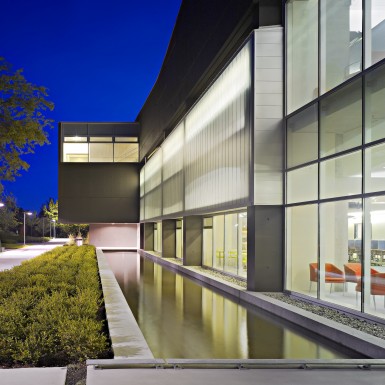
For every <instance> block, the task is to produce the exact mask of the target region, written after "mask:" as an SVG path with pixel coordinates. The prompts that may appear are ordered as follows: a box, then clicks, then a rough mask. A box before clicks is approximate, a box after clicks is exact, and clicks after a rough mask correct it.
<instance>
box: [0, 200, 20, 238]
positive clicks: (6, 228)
mask: <svg viewBox="0 0 385 385" xmlns="http://www.w3.org/2000/svg"><path fill="white" fill-rule="evenodd" d="M0 200H1V201H2V202H3V203H4V206H3V207H1V208H0V234H7V233H14V232H16V231H17V228H18V225H19V224H20V222H19V221H18V219H17V216H18V214H19V208H18V207H17V205H16V199H15V197H13V196H12V195H8V196H4V195H3V196H0Z"/></svg>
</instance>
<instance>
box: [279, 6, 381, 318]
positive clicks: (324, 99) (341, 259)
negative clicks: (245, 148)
mask: <svg viewBox="0 0 385 385" xmlns="http://www.w3.org/2000/svg"><path fill="white" fill-rule="evenodd" d="M314 3H318V8H317V9H318V11H319V12H320V15H318V16H317V18H316V20H317V22H319V25H318V27H319V28H318V31H319V33H320V36H319V42H320V45H319V47H318V50H317V54H318V58H319V59H318V60H317V63H320V68H319V74H320V77H319V79H318V82H319V84H320V86H321V87H320V89H321V92H320V93H319V94H318V95H316V96H314V97H310V96H309V94H306V92H305V93H301V95H300V96H301V97H302V100H301V101H300V102H298V104H297V105H296V106H295V107H294V104H295V103H294V102H293V101H294V99H293V98H294V96H293V95H294V94H295V92H297V91H301V87H309V88H310V87H312V86H313V85H314V84H313V85H312V84H311V83H309V84H306V82H305V85H299V87H298V88H297V87H294V85H293V84H292V85H291V83H290V76H292V74H291V73H290V71H294V72H295V71H297V70H298V71H299V73H300V72H301V71H303V69H302V67H297V68H296V69H294V68H292V67H291V66H290V65H291V64H290V60H291V59H290V58H291V57H290V55H292V53H291V52H290V47H289V46H290V36H292V34H293V33H298V31H296V29H297V28H300V25H298V26H296V25H293V23H291V24H290V23H289V24H288V25H287V29H288V35H287V36H288V39H289V41H288V52H287V55H288V63H287V71H289V72H288V83H287V84H288V89H287V95H286V96H287V107H288V111H293V110H294V109H295V108H299V107H302V106H304V108H303V109H300V110H299V111H298V112H296V113H292V114H291V115H290V116H289V117H288V118H287V119H286V262H287V264H286V289H287V290H291V291H293V292H297V293H301V294H305V295H308V296H311V297H315V298H319V299H321V300H324V301H327V302H330V303H335V304H337V305H341V306H345V307H348V308H351V309H354V310H357V311H364V312H366V313H370V314H372V315H376V316H379V317H385V308H384V306H383V305H382V304H381V305H378V304H377V303H376V298H377V299H378V298H381V300H383V299H384V297H385V232H384V231H383V230H384V229H385V227H383V223H385V216H384V215H383V212H385V210H383V209H384V208H385V206H384V205H385V199H384V198H383V197H384V195H385V172H384V168H385V160H384V159H385V114H384V111H385V109H384V107H383V106H384V103H385V65H381V66H378V67H377V68H373V69H372V68H370V69H369V70H365V71H362V67H363V65H362V63H363V62H365V63H366V67H367V66H368V65H369V64H368V63H371V64H373V63H375V62H378V61H379V60H382V59H383V58H384V56H383V55H382V54H379V56H377V57H378V60H377V59H374V56H375V55H374V53H373V52H372V49H373V47H372V46H370V45H369V46H365V52H362V50H363V47H362V46H363V44H362V42H363V41H364V40H365V42H368V41H369V40H370V39H371V38H372V37H373V35H374V34H375V32H374V31H375V28H371V29H368V25H369V26H370V24H365V31H366V32H365V31H364V33H363V29H362V6H363V3H364V6H365V7H366V9H367V10H368V9H369V11H367V12H366V13H365V15H364V18H365V21H366V23H367V20H368V18H369V19H370V18H373V17H374V16H373V12H371V11H370V10H373V9H375V8H376V7H379V5H380V4H379V2H375V1H371V2H370V1H366V2H361V1H348V2H345V1H341V2H336V1H329V0H320V1H318V2H317V1H314V2H311V1H296V0H293V1H289V2H288V3H287V11H288V13H289V14H288V20H291V21H293V20H294V19H293V18H295V17H298V15H297V16H296V15H295V12H296V7H298V9H297V11H298V10H299V9H301V8H302V12H305V8H306V12H308V13H311V10H313V11H312V12H313V16H312V17H311V18H310V19H308V21H309V22H310V20H314V17H315V16H314V13H315V12H316V11H315V8H311V6H312V5H313V6H315V4H314ZM384 6H385V3H384ZM380 8H381V7H380ZM293 12H294V14H293ZM302 14H304V13H302ZM381 15H382V13H381V12H379V14H378V15H377V16H376V20H377V23H378V24H377V25H378V28H377V30H378V31H381V29H382V25H381V24H382V22H383V16H381ZM302 23H303V24H304V23H305V22H304V21H302ZM300 24H301V23H300ZM376 33H377V32H376ZM378 33H382V32H378ZM370 35H371V36H372V37H370ZM384 37H385V30H384V33H383V34H382V39H383V41H385V38H384ZM308 38H309V37H307V38H305V39H308ZM296 44H297V42H296ZM317 45H318V42H317ZM376 46H377V49H378V47H379V46H378V44H377V45H376ZM376 52H380V51H376ZM310 54H311V55H310V56H312V51H310ZM381 55H382V56H381ZM362 57H365V59H364V61H363V59H362ZM293 60H294V59H293ZM304 60H305V63H303V66H305V65H306V60H308V62H307V63H308V64H309V63H310V62H311V61H312V60H313V59H312V57H310V58H309V59H307V58H305V59H304ZM355 75H356V76H355ZM352 76H355V77H354V79H352V80H351V81H350V80H349V79H350V78H351V77H352ZM344 81H346V84H343V85H341V86H340V84H341V83H343V82H344ZM336 86H339V87H338V88H335V87H336ZM290 87H293V89H290ZM301 92H302V91H301ZM325 92H327V93H326V94H325V95H323V96H322V95H321V94H322V93H325ZM312 99H314V101H313V102H312V103H311V104H307V103H308V102H311V100H312ZM298 100H299V99H298ZM305 105H306V106H305ZM290 109H291V110H290ZM380 296H381V297H380ZM377 302H378V300H377Z"/></svg>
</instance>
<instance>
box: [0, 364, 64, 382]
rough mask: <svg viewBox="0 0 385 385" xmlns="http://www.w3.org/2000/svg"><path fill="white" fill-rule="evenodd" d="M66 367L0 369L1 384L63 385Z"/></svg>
mask: <svg viewBox="0 0 385 385" xmlns="http://www.w3.org/2000/svg"><path fill="white" fill-rule="evenodd" d="M66 375H67V368H22V369H0V384H1V385H29V384H30V385H64V384H65V380H66Z"/></svg>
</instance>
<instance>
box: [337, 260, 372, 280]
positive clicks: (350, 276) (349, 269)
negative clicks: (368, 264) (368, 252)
mask: <svg viewBox="0 0 385 385" xmlns="http://www.w3.org/2000/svg"><path fill="white" fill-rule="evenodd" d="M344 270H345V281H346V282H352V283H357V282H358V280H359V279H361V275H362V273H361V263H345V265H344ZM377 273H379V272H378V271H377V270H375V269H370V274H371V275H373V274H377Z"/></svg>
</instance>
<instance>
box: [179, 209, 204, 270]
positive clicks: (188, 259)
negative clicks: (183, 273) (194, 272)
mask: <svg viewBox="0 0 385 385" xmlns="http://www.w3.org/2000/svg"><path fill="white" fill-rule="evenodd" d="M202 234H203V219H202V217H200V216H190V217H184V218H183V265H186V266H201V265H202V244H203V243H202V242H203V236H202Z"/></svg>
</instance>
